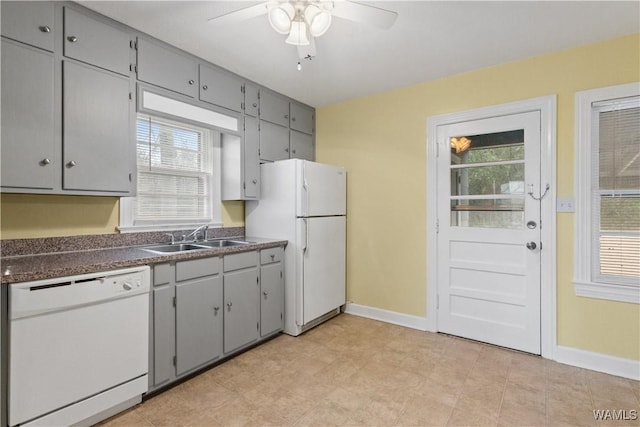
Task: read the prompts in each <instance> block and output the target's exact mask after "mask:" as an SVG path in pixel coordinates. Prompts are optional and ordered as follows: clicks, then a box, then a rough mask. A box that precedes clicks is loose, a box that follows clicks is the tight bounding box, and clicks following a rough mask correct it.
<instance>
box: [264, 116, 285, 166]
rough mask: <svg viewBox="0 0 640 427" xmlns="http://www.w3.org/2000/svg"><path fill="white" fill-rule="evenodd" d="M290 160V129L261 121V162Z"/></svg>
mask: <svg viewBox="0 0 640 427" xmlns="http://www.w3.org/2000/svg"><path fill="white" fill-rule="evenodd" d="M288 158H289V128H287V127H284V126H280V125H277V124H273V123H271V122H266V121H264V120H260V160H261V161H267V162H275V161H276V160H285V159H288Z"/></svg>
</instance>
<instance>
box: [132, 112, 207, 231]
mask: <svg viewBox="0 0 640 427" xmlns="http://www.w3.org/2000/svg"><path fill="white" fill-rule="evenodd" d="M136 140H137V164H138V194H137V197H136V203H135V206H134V218H135V220H134V221H135V223H138V224H144V223H150V222H153V223H167V224H173V223H175V224H178V223H207V222H210V221H211V220H212V218H211V216H212V214H211V212H212V209H211V197H212V195H211V192H212V188H211V187H212V172H213V149H212V141H211V136H210V131H209V130H207V129H204V128H198V127H196V126H191V125H185V124H183V123H177V122H172V121H170V120H166V119H160V118H157V117H150V116H147V115H141V114H140V115H138V120H137V123H136Z"/></svg>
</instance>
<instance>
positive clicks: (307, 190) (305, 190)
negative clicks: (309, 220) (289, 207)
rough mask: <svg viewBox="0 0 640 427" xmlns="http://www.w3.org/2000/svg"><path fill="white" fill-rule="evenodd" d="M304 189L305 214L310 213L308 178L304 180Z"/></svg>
mask: <svg viewBox="0 0 640 427" xmlns="http://www.w3.org/2000/svg"><path fill="white" fill-rule="evenodd" d="M302 189H303V190H304V213H303V215H304V216H307V215H308V214H309V184H308V183H307V180H306V179H303V180H302Z"/></svg>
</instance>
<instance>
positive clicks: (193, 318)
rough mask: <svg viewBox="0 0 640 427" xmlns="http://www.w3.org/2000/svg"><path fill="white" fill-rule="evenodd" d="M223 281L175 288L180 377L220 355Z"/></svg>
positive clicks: (210, 279) (215, 279) (196, 282)
mask: <svg viewBox="0 0 640 427" xmlns="http://www.w3.org/2000/svg"><path fill="white" fill-rule="evenodd" d="M221 327H222V279H221V278H220V276H213V277H206V278H202V279H198V280H193V281H190V282H185V283H182V284H178V285H176V353H177V354H176V359H177V360H176V373H177V374H178V375H182V374H184V373H186V372H188V371H191V370H193V369H194V368H197V367H199V366H202V365H204V364H205V363H207V362H210V361H212V360H213V359H215V358H217V357H219V356H220V355H221V354H222V329H221Z"/></svg>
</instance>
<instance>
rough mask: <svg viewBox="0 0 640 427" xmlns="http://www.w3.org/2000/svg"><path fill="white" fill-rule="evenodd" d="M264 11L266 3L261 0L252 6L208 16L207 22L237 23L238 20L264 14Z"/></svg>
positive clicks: (220, 23)
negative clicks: (211, 16)
mask: <svg viewBox="0 0 640 427" xmlns="http://www.w3.org/2000/svg"><path fill="white" fill-rule="evenodd" d="M266 13H267V3H266V2H261V3H258V4H255V5H253V6H249V7H245V8H242V9H238V10H234V11H232V12H229V13H225V14H223V15H220V16H215V17H213V18H210V19H209V23H210V24H215V25H228V24H237V23H238V22H242V21H246V20H247V19H251V18H255V17H256V16H260V15H266Z"/></svg>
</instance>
